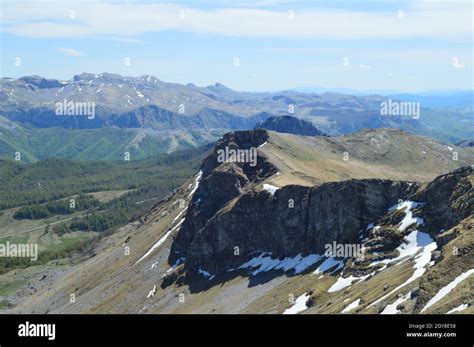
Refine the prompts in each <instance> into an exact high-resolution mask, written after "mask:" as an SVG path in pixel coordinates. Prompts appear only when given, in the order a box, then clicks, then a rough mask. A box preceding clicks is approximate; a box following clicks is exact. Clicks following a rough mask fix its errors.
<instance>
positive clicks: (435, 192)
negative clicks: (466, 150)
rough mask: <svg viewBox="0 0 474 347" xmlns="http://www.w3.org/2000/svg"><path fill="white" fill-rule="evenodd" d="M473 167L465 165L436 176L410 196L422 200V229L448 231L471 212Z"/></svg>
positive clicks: (473, 210)
mask: <svg viewBox="0 0 474 347" xmlns="http://www.w3.org/2000/svg"><path fill="white" fill-rule="evenodd" d="M473 184H474V168H473V166H465V167H461V168H459V169H456V170H453V171H451V172H448V173H446V174H444V175H441V176H438V177H437V178H436V179H434V180H433V181H432V182H431V183H430V184H428V186H427V187H426V188H425V189H424V190H422V191H421V192H419V193H418V194H417V195H416V196H415V197H414V199H416V200H417V201H422V202H426V206H425V208H424V217H425V219H426V225H425V229H426V230H427V231H428V232H430V233H433V234H438V233H440V232H441V231H442V230H448V229H449V228H451V227H452V226H454V225H456V224H458V223H459V222H460V221H461V220H463V219H464V218H466V217H468V216H469V215H472V214H474V190H473Z"/></svg>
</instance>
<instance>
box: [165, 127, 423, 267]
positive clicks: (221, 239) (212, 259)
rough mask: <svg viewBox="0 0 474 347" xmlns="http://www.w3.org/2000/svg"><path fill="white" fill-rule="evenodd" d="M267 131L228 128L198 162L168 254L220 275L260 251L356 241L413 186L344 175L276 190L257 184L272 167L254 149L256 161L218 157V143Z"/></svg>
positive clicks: (286, 252)
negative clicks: (230, 130) (345, 178)
mask: <svg viewBox="0 0 474 347" xmlns="http://www.w3.org/2000/svg"><path fill="white" fill-rule="evenodd" d="M267 138H268V134H267V133H266V131H265V130H262V129H258V130H254V131H252V132H234V133H229V134H227V135H226V136H225V137H224V138H223V139H222V140H221V141H219V142H218V143H217V145H216V148H215V150H214V152H213V153H212V154H211V155H210V156H209V157H208V158H207V159H206V160H205V161H204V163H203V165H202V179H201V182H200V185H199V187H198V189H197V190H196V192H195V194H194V196H193V198H192V201H191V203H190V205H189V207H188V211H187V214H186V216H185V222H184V223H183V225H182V227H181V229H180V231H179V232H178V234H177V236H176V238H175V240H174V242H173V247H172V250H171V254H170V263H174V262H175V261H176V260H177V259H180V258H185V259H186V260H185V267H186V268H187V269H188V271H190V272H191V273H192V272H195V271H196V270H198V269H200V268H202V269H206V271H208V272H210V273H212V274H221V273H224V272H225V271H226V270H228V269H231V268H236V267H238V266H239V265H241V264H242V263H243V262H245V261H247V260H248V259H249V258H251V257H252V256H254V255H255V254H256V253H258V252H270V253H272V255H274V256H275V257H287V256H295V255H297V254H314V253H318V254H322V253H324V249H325V245H326V244H328V243H331V242H333V241H336V242H338V243H356V242H357V238H358V233H359V231H360V230H362V229H365V228H366V227H367V225H368V224H369V223H371V222H373V221H374V220H377V219H378V218H380V217H381V216H383V215H384V213H386V211H387V209H388V208H389V207H390V206H392V205H394V204H396V203H397V201H398V199H406V198H407V197H408V196H410V195H412V194H413V193H415V192H416V190H417V189H418V185H417V184H414V183H409V182H398V181H391V180H382V179H362V180H355V179H353V180H348V181H342V182H332V183H326V184H323V185H320V186H317V187H304V186H298V185H287V186H284V187H282V188H281V189H278V190H276V192H275V193H271V192H268V191H266V190H262V189H261V188H260V183H261V182H262V181H264V180H265V179H266V178H268V177H269V176H271V175H273V174H275V173H276V171H277V169H276V168H275V167H274V166H273V165H272V164H271V163H270V162H268V160H267V159H266V158H265V157H264V156H263V155H262V154H260V153H259V155H258V160H257V165H256V166H254V167H252V166H250V165H249V164H248V163H236V162H225V163H219V162H218V160H217V158H218V154H217V153H218V150H222V149H223V148H225V147H231V148H233V149H250V148H255V147H258V146H260V145H261V144H263V143H264V142H265V141H266V140H267Z"/></svg>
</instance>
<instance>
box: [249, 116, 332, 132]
mask: <svg viewBox="0 0 474 347" xmlns="http://www.w3.org/2000/svg"><path fill="white" fill-rule="evenodd" d="M255 129H268V130H273V131H277V132H279V133H287V134H295V135H303V136H326V135H325V134H324V133H323V132H321V131H319V130H318V129H317V128H316V127H315V126H314V125H313V123H311V122H308V121H306V120H304V119H300V118H297V117H293V116H277V117H270V118H268V119H266V120H265V121H263V122H260V123H258V124H257V125H256V126H255Z"/></svg>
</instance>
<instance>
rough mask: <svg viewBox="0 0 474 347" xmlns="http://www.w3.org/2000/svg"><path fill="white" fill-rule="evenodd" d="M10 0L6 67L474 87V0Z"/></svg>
mask: <svg viewBox="0 0 474 347" xmlns="http://www.w3.org/2000/svg"><path fill="white" fill-rule="evenodd" d="M1 7H2V21H1V23H2V24H1V59H2V61H1V64H0V67H1V71H0V72H1V75H2V76H8V77H20V76H24V75H31V74H37V75H41V76H45V77H49V78H59V79H70V78H71V77H72V76H73V75H75V74H79V73H81V72H92V73H101V72H114V73H119V74H122V75H128V76H138V75H144V74H152V75H154V76H156V77H158V78H160V79H162V80H164V81H170V82H178V83H188V82H192V83H195V84H197V85H209V84H213V83H215V82H221V83H223V84H225V85H227V86H229V87H231V88H233V89H237V90H249V91H264V90H279V89H288V88H294V87H307V86H323V87H327V88H352V89H359V90H367V89H372V90H373V89H391V90H402V91H420V90H433V89H471V88H472V77H473V76H472V63H473V54H472V30H473V29H472V11H473V9H472V3H471V1H469V0H467V1H456V0H451V1H438V0H431V1H424V0H413V1H377V2H375V1H337V0H336V1H314V0H313V1H298V0H296V1H279V0H261V1H246V0H235V1H225V0H220V1H219V0H215V1H211V0H203V1H180V2H174V3H171V2H159V1H153V2H152V1H100V0H81V1H75V0H71V1H58V0H50V1H44V0H35V1H31V0H27V1H25V0H15V1H13V0H1ZM17 57H19V58H21V64H19V65H18V64H15V58H17ZM125 58H129V59H130V65H129V66H128V65H126V64H124V61H125V60H124V59H125ZM235 58H238V61H239V64H238V66H235ZM453 59H455V62H456V63H453Z"/></svg>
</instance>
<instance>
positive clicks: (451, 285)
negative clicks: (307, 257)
mask: <svg viewBox="0 0 474 347" xmlns="http://www.w3.org/2000/svg"><path fill="white" fill-rule="evenodd" d="M472 274H474V269H471V270H469V271H466V272H464V273H462V274H460V275H459V276H458V277H456V278H455V279H454V280H453V281H452V282H451V283H449V284H448V285H446V286H444V287H443V288H441V289H440V290H439V292H438V293H436V295H435V296H433V297H432V298H431V299H430V301H428V303H427V304H426V305H425V307H423V308H422V309H421V312H424V311H426V310H427V309H428V308H430V307H431V306H433V305H434V304H436V303H437V302H438V301H440V300H441V299H442V298H444V297H445V296H446V295H448V294H449V293H450V292H451V291H452V290H453V289H454V288H456V287H457V286H458V285H459V284H460V283H461V282H462V281H464V280H465V279H466V278H468V277H469V276H470V275H472Z"/></svg>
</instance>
